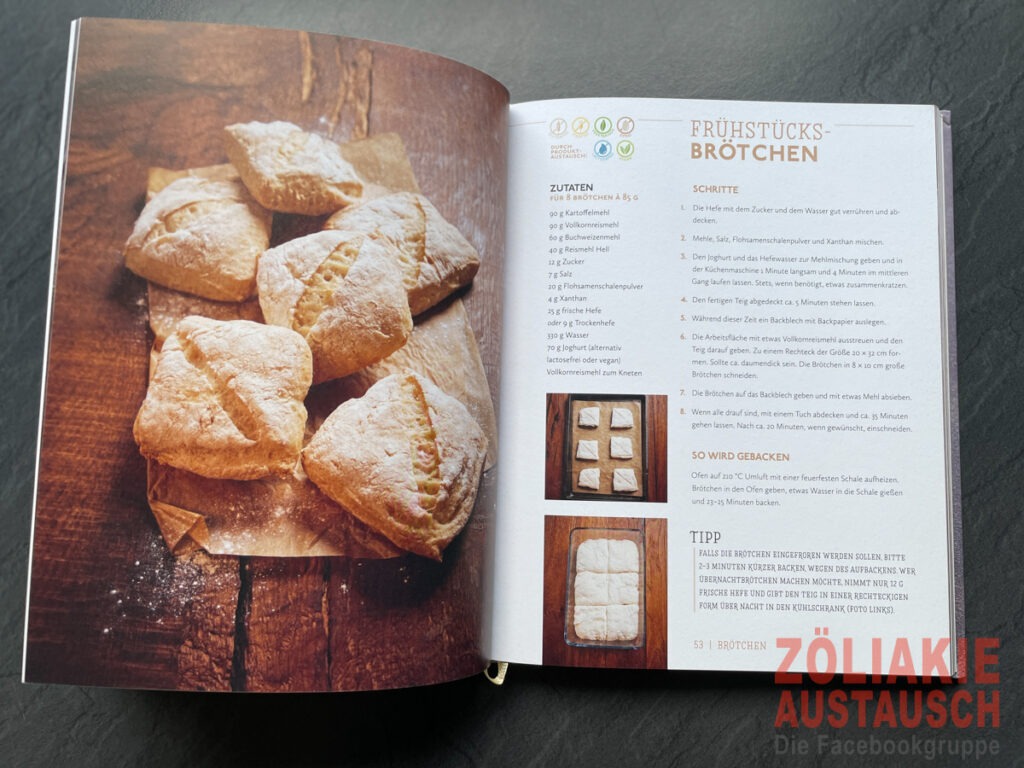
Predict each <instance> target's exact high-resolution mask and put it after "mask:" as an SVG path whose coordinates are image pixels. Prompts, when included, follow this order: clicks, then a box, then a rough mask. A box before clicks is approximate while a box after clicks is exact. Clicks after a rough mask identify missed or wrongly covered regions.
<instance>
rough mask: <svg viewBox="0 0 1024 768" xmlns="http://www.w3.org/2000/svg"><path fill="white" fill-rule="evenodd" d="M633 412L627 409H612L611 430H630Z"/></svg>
mask: <svg viewBox="0 0 1024 768" xmlns="http://www.w3.org/2000/svg"><path fill="white" fill-rule="evenodd" d="M632 426H633V412H632V411H631V410H629V408H612V429H630V428H631V427H632Z"/></svg>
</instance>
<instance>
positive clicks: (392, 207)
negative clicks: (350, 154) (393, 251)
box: [324, 192, 480, 315]
mask: <svg viewBox="0 0 1024 768" xmlns="http://www.w3.org/2000/svg"><path fill="white" fill-rule="evenodd" d="M324 228H325V229H343V230H348V231H350V232H356V233H359V234H363V235H368V236H369V237H371V238H374V239H377V240H387V241H389V242H391V243H393V244H394V245H395V246H396V247H397V249H398V251H397V252H398V253H399V254H400V255H401V257H402V260H403V262H405V264H406V288H407V289H408V291H409V307H410V309H411V311H412V313H413V315H418V314H420V313H421V312H424V311H426V310H427V309H430V307H432V306H434V305H435V304H437V303H438V302H439V301H441V300H442V299H444V298H445V297H446V296H448V295H449V294H451V293H452V292H453V291H455V290H457V289H459V288H461V287H462V286H464V285H467V284H469V283H470V282H471V281H472V280H473V277H474V276H475V275H476V273H477V270H478V269H479V268H480V256H479V254H478V253H477V252H476V249H475V248H474V247H473V245H472V244H471V243H470V242H469V241H468V240H467V239H466V238H465V237H463V235H462V233H461V232H459V230H458V229H456V228H455V227H454V226H452V225H451V224H450V223H449V222H448V221H447V220H445V218H444V217H443V216H442V215H441V214H440V213H439V212H438V210H437V208H435V207H434V206H433V204H431V202H430V201H429V200H427V198H425V197H424V196H423V195H418V194H415V193H413V192H398V193H396V194H393V195H387V196H385V197H378V198H376V199H374V200H368V201H366V202H364V203H362V204H360V205H356V206H352V207H350V208H345V209H343V210H341V211H338V212H337V213H335V214H334V215H333V216H331V217H330V218H329V219H328V220H327V222H326V223H325V224H324Z"/></svg>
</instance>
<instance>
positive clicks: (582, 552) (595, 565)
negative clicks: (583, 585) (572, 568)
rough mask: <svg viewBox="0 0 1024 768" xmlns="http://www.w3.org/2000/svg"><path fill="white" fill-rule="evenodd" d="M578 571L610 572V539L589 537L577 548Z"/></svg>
mask: <svg viewBox="0 0 1024 768" xmlns="http://www.w3.org/2000/svg"><path fill="white" fill-rule="evenodd" d="M576 571H577V572H579V571H593V572H595V573H608V539H588V540H587V541H584V542H583V543H582V544H580V545H579V546H578V547H577V548H576Z"/></svg>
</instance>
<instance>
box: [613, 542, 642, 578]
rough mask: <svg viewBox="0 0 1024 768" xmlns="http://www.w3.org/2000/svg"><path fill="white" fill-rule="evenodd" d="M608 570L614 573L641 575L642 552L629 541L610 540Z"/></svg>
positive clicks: (634, 543)
mask: <svg viewBox="0 0 1024 768" xmlns="http://www.w3.org/2000/svg"><path fill="white" fill-rule="evenodd" d="M608 570H609V571H611V572H614V573H640V550H639V549H637V546H636V542H633V541H630V540H629V539H609V541H608Z"/></svg>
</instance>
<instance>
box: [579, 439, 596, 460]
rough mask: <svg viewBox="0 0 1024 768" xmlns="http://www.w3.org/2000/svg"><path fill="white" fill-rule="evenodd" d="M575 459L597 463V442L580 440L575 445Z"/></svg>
mask: <svg viewBox="0 0 1024 768" xmlns="http://www.w3.org/2000/svg"><path fill="white" fill-rule="evenodd" d="M576 458H577V459H581V460H584V461H597V440H580V441H579V442H578V443H577V444H576Z"/></svg>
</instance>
